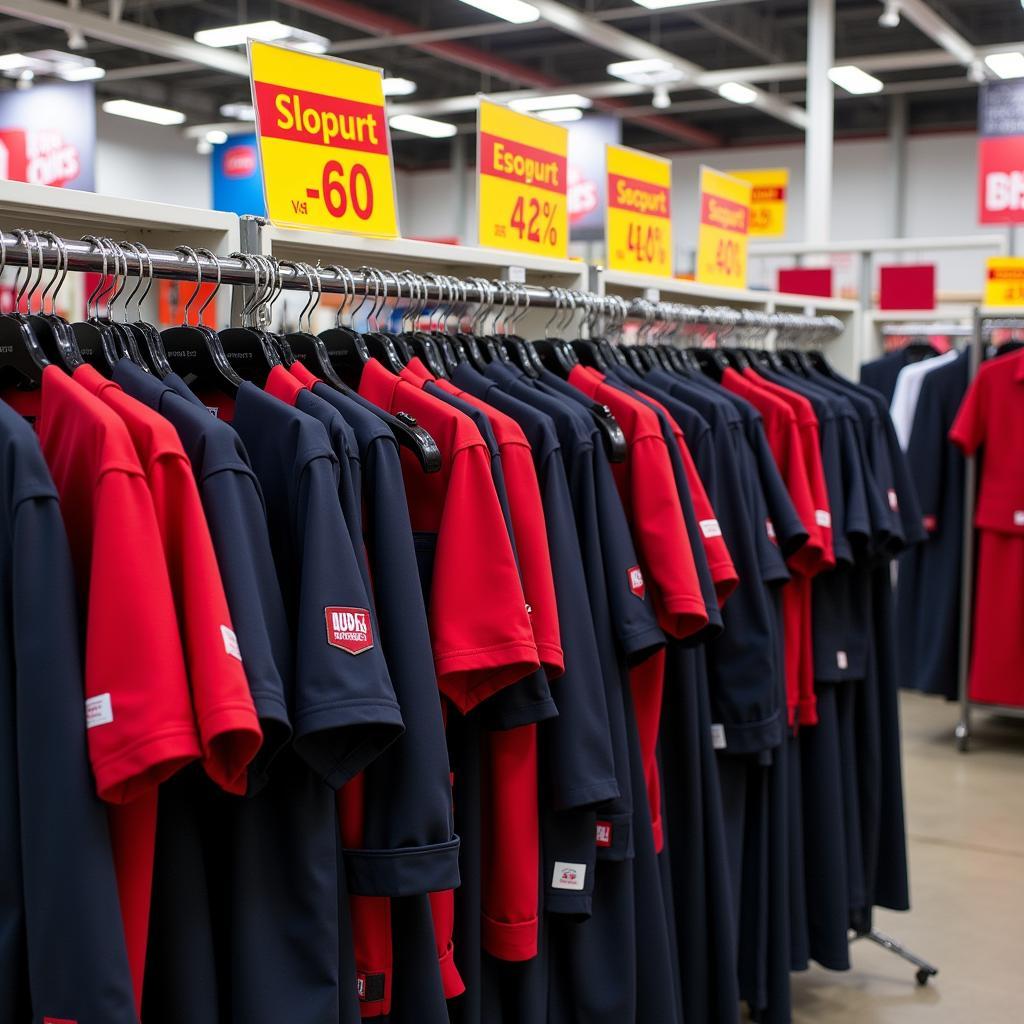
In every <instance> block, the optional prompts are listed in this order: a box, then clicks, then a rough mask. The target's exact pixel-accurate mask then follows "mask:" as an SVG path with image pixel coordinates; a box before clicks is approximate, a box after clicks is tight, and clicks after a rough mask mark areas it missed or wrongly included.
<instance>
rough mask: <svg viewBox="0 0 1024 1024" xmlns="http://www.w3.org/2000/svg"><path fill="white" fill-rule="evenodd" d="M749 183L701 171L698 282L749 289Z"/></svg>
mask: <svg viewBox="0 0 1024 1024" xmlns="http://www.w3.org/2000/svg"><path fill="white" fill-rule="evenodd" d="M752 189H753V186H752V185H751V184H750V182H748V181H741V180H740V179H739V178H732V177H730V176H729V175H728V174H722V173H721V171H716V170H713V169H712V168H710V167H701V169H700V228H699V229H698V232H697V273H696V275H695V276H696V279H697V280H698V281H700V282H701V283H702V284H717V285H723V286H725V287H727V288H745V287H746V286H747V238H748V235H749V232H750V194H751V191H752Z"/></svg>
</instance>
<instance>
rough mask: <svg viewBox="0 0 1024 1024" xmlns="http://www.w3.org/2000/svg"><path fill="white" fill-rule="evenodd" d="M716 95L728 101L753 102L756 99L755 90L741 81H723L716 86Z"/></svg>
mask: <svg viewBox="0 0 1024 1024" xmlns="http://www.w3.org/2000/svg"><path fill="white" fill-rule="evenodd" d="M718 95H719V96H721V97H722V99H723V100H728V101H729V102H730V103H742V104H744V105H746V104H747V103H753V102H754V100H756V99H757V90H756V89H751V88H750V86H749V85H744V84H743V83H742V82H723V83H722V84H721V85H720V86H719V87H718Z"/></svg>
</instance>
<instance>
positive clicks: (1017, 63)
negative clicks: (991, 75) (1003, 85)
mask: <svg viewBox="0 0 1024 1024" xmlns="http://www.w3.org/2000/svg"><path fill="white" fill-rule="evenodd" d="M985 63H986V64H987V65H988V66H989V68H990V69H991V70H992V71H993V72H995V74H997V75H998V76H999V77H1000V78H1024V53H1020V52H1018V51H1014V52H1012V53H990V54H989V55H988V56H987V57H986V58H985Z"/></svg>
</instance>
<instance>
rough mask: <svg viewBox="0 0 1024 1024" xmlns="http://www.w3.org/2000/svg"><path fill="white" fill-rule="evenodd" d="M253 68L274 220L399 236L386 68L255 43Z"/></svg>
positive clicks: (251, 57)
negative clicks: (383, 72) (383, 73)
mask: <svg viewBox="0 0 1024 1024" xmlns="http://www.w3.org/2000/svg"><path fill="white" fill-rule="evenodd" d="M249 70H250V74H251V77H252V97H253V106H254V107H255V108H256V134H257V136H258V137H259V149H260V163H261V165H262V168H263V192H264V195H265V196H266V200H267V213H268V215H269V217H270V220H271V221H272V222H273V223H274V224H279V225H282V226H285V227H297V228H308V229H311V230H314V231H348V232H352V233H353V234H358V235H373V236H375V237H377V238H395V237H397V235H398V208H397V204H396V202H395V169H394V164H393V161H392V158H391V137H390V134H389V133H388V119H387V114H386V112H385V110H384V87H383V85H382V84H381V72H380V70H379V69H377V68H369V67H366V66H365V65H362V64H353V63H351V62H349V61H344V60H338V59H337V58H335V57H319V56H314V55H313V54H309V53H300V52H299V51H297V50H290V49H287V48H285V47H282V46H271V45H269V44H268V43H259V42H255V41H250V43H249Z"/></svg>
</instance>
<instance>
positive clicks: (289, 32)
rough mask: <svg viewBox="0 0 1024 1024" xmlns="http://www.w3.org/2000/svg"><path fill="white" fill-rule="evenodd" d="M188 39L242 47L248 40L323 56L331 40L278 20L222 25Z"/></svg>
mask: <svg viewBox="0 0 1024 1024" xmlns="http://www.w3.org/2000/svg"><path fill="white" fill-rule="evenodd" d="M192 38H193V39H194V40H195V41H196V42H197V43H202V44H203V45H204V46H213V47H216V48H218V49H219V48H221V47H224V46H244V45H245V44H246V42H247V41H248V40H250V39H256V40H258V41H259V42H261V43H289V44H291V45H292V46H294V47H295V48H296V49H298V50H308V51H309V52H310V53H326V52H327V47H328V46H330V45H331V41H330V40H329V39H328V38H327V37H326V36H318V35H317V34H316V33H315V32H307V31H306V30H305V29H301V28H292V26H291V25H285V24H283V23H282V22H280V21H250V22H247V23H246V24H244V25H222V26H221V27H220V28H204V29H201V30H200V31H199V32H196V33H195V35H193V36H192Z"/></svg>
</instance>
